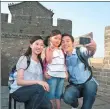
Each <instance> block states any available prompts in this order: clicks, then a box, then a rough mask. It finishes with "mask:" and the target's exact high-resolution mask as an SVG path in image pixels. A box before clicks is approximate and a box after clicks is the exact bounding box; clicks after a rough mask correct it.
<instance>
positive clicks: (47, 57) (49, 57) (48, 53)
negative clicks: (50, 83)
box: [46, 47, 54, 63]
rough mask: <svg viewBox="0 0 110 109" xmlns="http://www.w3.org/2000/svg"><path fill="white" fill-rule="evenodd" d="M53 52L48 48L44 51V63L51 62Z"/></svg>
mask: <svg viewBox="0 0 110 109" xmlns="http://www.w3.org/2000/svg"><path fill="white" fill-rule="evenodd" d="M53 51H54V49H53V48H52V47H48V48H47V49H46V61H47V63H51V62H52V57H53Z"/></svg>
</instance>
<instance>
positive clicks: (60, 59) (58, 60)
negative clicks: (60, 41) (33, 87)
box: [47, 49, 66, 78]
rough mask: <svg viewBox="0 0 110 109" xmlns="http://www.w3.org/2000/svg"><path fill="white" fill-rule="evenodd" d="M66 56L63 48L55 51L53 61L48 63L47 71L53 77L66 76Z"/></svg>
mask: <svg viewBox="0 0 110 109" xmlns="http://www.w3.org/2000/svg"><path fill="white" fill-rule="evenodd" d="M65 72H66V68H65V57H64V53H63V51H62V50H61V49H55V50H54V51H53V57H52V62H51V63H49V64H48V65H47V73H48V74H49V75H50V76H53V77H60V78H65V77H66V73H65Z"/></svg>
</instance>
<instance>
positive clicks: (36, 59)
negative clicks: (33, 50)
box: [31, 54, 38, 62]
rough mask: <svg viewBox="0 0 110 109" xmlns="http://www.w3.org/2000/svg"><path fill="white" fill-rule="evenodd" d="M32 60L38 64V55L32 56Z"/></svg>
mask: <svg viewBox="0 0 110 109" xmlns="http://www.w3.org/2000/svg"><path fill="white" fill-rule="evenodd" d="M31 58H32V59H33V60H34V61H36V62H38V55H35V54H32V56H31Z"/></svg>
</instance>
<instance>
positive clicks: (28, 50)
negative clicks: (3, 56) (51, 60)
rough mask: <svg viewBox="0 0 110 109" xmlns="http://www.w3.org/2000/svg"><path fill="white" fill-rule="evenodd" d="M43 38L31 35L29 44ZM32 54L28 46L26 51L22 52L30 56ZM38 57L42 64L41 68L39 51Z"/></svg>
mask: <svg viewBox="0 0 110 109" xmlns="http://www.w3.org/2000/svg"><path fill="white" fill-rule="evenodd" d="M39 39H41V40H43V38H42V37H41V36H33V37H32V38H31V39H30V44H33V43H34V42H35V41H36V40H39ZM31 54H32V50H31V48H30V46H29V47H28V49H27V51H26V52H25V53H24V55H25V56H30V55H31ZM38 59H39V61H40V63H41V66H42V69H43V63H42V58H41V53H40V54H38Z"/></svg>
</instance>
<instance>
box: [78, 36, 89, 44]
mask: <svg viewBox="0 0 110 109" xmlns="http://www.w3.org/2000/svg"><path fill="white" fill-rule="evenodd" d="M90 42H91V39H90V38H87V37H80V39H79V44H82V45H85V44H89V43H90Z"/></svg>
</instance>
